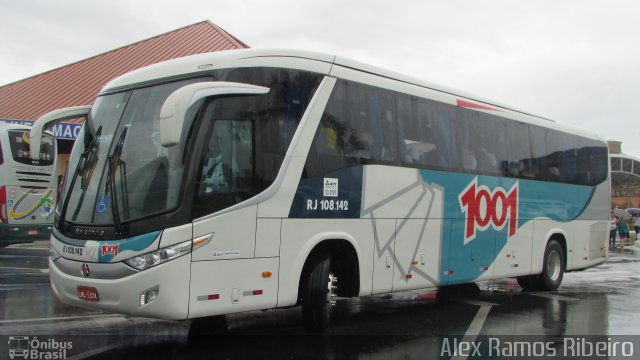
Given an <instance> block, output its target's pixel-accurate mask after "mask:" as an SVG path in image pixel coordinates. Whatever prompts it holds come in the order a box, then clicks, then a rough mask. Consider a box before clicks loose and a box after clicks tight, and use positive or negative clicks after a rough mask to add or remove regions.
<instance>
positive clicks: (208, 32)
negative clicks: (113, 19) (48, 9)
mask: <svg viewBox="0 0 640 360" xmlns="http://www.w3.org/2000/svg"><path fill="white" fill-rule="evenodd" d="M248 47H249V46H248V45H247V44H245V43H243V42H242V41H240V40H238V39H237V38H236V37H234V36H233V35H231V34H229V33H228V32H226V31H225V30H224V29H222V28H220V27H219V26H217V25H215V24H214V23H212V22H210V21H202V22H198V23H195V24H192V25H189V26H185V27H183V28H180V29H177V30H173V31H170V32H167V33H164V34H161V35H157V36H154V37H152V38H149V39H146V40H142V41H139V42H136V43H133V44H130V45H126V46H123V47H121V48H118V49H115V50H111V51H108V52H105V53H103V54H100V55H96V56H93V57H90V58H88V59H84V60H80V61H78V62H75V63H72V64H69V65H66V66H62V67H59V68H57V69H53V70H50V71H47V72H44V73H42V74H38V75H34V76H31V77H29V78H26V79H23V80H20V81H16V82H13V83H10V84H7V85H4V86H0V121H4V122H9V123H21V124H26V125H31V124H32V123H33V121H35V120H36V119H38V118H39V117H40V116H42V115H44V114H46V113H48V112H50V111H52V110H56V109H60V108H64V107H69V106H76V105H91V104H93V102H94V100H95V98H96V96H97V94H98V92H99V91H100V90H101V89H102V87H103V86H104V85H106V84H107V83H108V82H109V81H111V80H112V79H114V78H116V77H118V76H120V75H122V74H125V73H127V72H130V71H132V70H135V69H138V68H141V67H144V66H147V65H151V64H155V63H158V62H162V61H165V60H170V59H175V58H178V57H183V56H188V55H195V54H201V53H207V52H213V51H223V50H235V49H245V48H248ZM82 121H83V120H75V121H74V120H71V121H65V122H63V123H61V124H58V125H56V127H55V128H54V129H53V131H54V134H55V135H56V137H57V138H58V139H62V140H75V136H76V135H77V133H78V131H79V129H80V126H81V124H82ZM58 144H59V148H60V150H59V152H60V153H61V154H62V161H60V164H61V165H62V166H63V168H64V167H66V166H65V164H66V159H65V154H67V155H68V153H69V152H70V150H71V146H72V144H73V142H72V141H58ZM63 170H64V169H61V174H63V173H64V172H63Z"/></svg>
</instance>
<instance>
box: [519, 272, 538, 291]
mask: <svg viewBox="0 0 640 360" xmlns="http://www.w3.org/2000/svg"><path fill="white" fill-rule="evenodd" d="M537 283H538V275H526V276H518V285H520V287H521V288H523V289H524V290H525V291H537V290H539V289H538V288H537V287H536V286H537Z"/></svg>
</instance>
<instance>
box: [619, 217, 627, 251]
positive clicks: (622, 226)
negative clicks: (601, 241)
mask: <svg viewBox="0 0 640 360" xmlns="http://www.w3.org/2000/svg"><path fill="white" fill-rule="evenodd" d="M618 234H620V247H624V243H625V240H626V239H628V238H629V225H627V221H625V220H623V219H620V220H619V221H618Z"/></svg>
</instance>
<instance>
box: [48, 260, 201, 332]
mask: <svg viewBox="0 0 640 360" xmlns="http://www.w3.org/2000/svg"><path fill="white" fill-rule="evenodd" d="M61 259H62V260H63V261H64V262H65V266H59V265H58V264H56V262H57V261H60V259H58V260H56V261H53V260H52V259H51V258H50V259H49V274H50V282H51V288H52V289H53V292H54V294H55V295H56V297H57V298H58V299H59V300H60V301H62V302H63V303H65V304H69V305H74V306H79V307H83V308H90V309H100V310H105V311H109V312H114V313H120V314H126V315H134V316H142V317H151V318H159V319H169V320H182V319H186V318H187V316H188V311H189V277H190V265H191V254H186V255H184V256H181V257H178V258H176V259H173V260H171V261H168V262H166V263H164V264H161V265H158V266H155V267H152V268H149V269H147V270H144V271H139V272H135V273H134V274H132V275H128V276H125V277H121V278H116V279H106V278H100V279H97V278H92V274H91V268H92V267H94V268H100V271H99V273H101V274H108V271H109V266H111V267H112V268H113V269H114V271H117V270H116V269H118V268H121V267H122V266H124V265H123V264H121V263H115V264H108V263H107V264H100V263H84V262H80V261H73V260H69V259H64V258H61ZM85 264H86V266H88V269H89V270H88V273H89V274H88V277H84V276H83V272H84V271H80V269H82V267H83V266H85ZM60 265H61V264H60ZM70 268H76V269H78V271H77V276H76V275H74V274H72V273H71V274H70V271H69V269H70ZM63 269H65V271H63ZM84 273H86V272H84ZM102 277H105V276H102ZM153 291H157V294H156V296H155V298H153V299H150V297H149V294H151V293H152V292H153ZM145 295H146V296H147V298H146V299H145V298H144V297H145ZM149 300H150V301H149ZM145 302H146V303H145Z"/></svg>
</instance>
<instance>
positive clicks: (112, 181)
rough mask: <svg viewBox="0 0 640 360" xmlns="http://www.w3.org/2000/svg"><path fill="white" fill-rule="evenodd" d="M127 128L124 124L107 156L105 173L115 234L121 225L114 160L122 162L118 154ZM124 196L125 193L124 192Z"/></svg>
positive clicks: (122, 145) (118, 231) (119, 232)
mask: <svg viewBox="0 0 640 360" xmlns="http://www.w3.org/2000/svg"><path fill="white" fill-rule="evenodd" d="M128 130H129V127H128V126H125V127H124V129H123V130H122V133H121V134H120V137H118V142H117V143H116V148H115V149H113V154H111V156H109V165H108V166H109V174H107V181H108V182H109V187H110V188H111V215H112V217H113V226H114V227H115V228H116V234H118V235H122V225H121V223H120V214H119V212H118V196H117V194H116V175H115V171H116V162H119V164H118V166H119V165H120V164H123V163H124V162H122V161H121V160H120V155H121V154H122V148H123V147H124V141H125V139H126V137H127V131H128ZM125 196H126V194H125Z"/></svg>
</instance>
